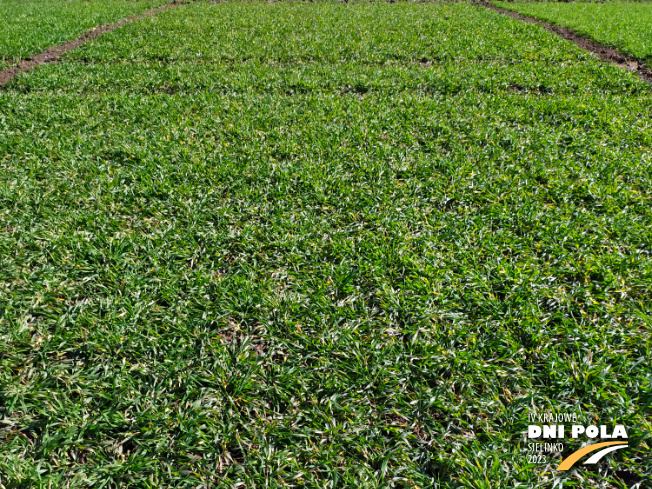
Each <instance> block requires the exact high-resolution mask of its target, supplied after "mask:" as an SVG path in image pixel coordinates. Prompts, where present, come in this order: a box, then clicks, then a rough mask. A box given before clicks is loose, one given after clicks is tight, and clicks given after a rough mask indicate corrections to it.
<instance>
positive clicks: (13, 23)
mask: <svg viewBox="0 0 652 489" xmlns="http://www.w3.org/2000/svg"><path fill="white" fill-rule="evenodd" d="M164 3H165V2H164V1H161V0H154V1H152V0H147V1H123V0H91V1H82V0H72V1H57V0H2V1H1V2H0V69H3V68H6V67H8V66H10V65H12V64H13V63H15V62H16V61H18V60H19V59H21V58H26V57H28V56H33V55H34V54H37V53H39V52H41V51H43V50H45V49H46V48H48V47H50V46H52V45H56V44H61V43H63V42H65V41H70V40H72V39H74V38H76V37H77V36H79V35H80V34H82V33H84V32H85V31H87V30H88V29H90V28H92V27H95V26H98V25H102V24H108V23H110V22H115V21H117V20H120V19H122V18H125V17H128V16H130V15H134V14H138V13H141V12H143V11H145V10H147V9H150V8H154V7H155V6H158V5H162V4H164Z"/></svg>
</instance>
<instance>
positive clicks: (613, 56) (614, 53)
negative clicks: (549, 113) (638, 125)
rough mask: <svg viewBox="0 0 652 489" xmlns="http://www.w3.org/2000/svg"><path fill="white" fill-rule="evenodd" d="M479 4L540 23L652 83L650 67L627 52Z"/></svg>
mask: <svg viewBox="0 0 652 489" xmlns="http://www.w3.org/2000/svg"><path fill="white" fill-rule="evenodd" d="M479 4H480V5H482V6H483V7H486V8H488V9H491V10H495V11H496V12H499V13H501V14H505V15H509V16H510V17H512V18H514V19H518V20H521V21H523V22H527V23H529V24H537V25H540V26H541V27H543V28H545V29H547V30H549V31H551V32H554V33H555V34H557V35H558V36H561V37H563V38H564V39H566V40H568V41H571V42H573V43H575V44H576V45H577V46H579V47H580V48H582V49H584V50H586V51H590V52H592V53H593V54H596V55H597V56H598V57H599V58H600V59H601V60H602V61H606V62H608V63H611V64H614V65H616V66H619V67H620V68H625V69H626V70H629V71H633V72H635V73H637V74H638V75H639V76H640V77H641V78H642V79H643V80H645V81H646V82H648V83H652V68H650V67H649V66H647V65H645V64H644V63H643V62H641V61H639V60H637V59H636V58H634V57H633V56H629V55H628V54H625V53H623V52H621V51H619V50H617V49H615V48H611V47H609V46H605V45H604V44H600V43H599V42H595V41H592V40H590V39H587V38H586V37H584V36H582V35H581V34H578V33H577V32H575V31H574V30H572V29H569V28H568V27H561V26H558V25H555V24H551V23H549V22H545V21H543V20H539V19H536V18H534V17H528V16H526V15H523V14H519V13H518V12H514V11H512V10H507V9H504V8H500V7H497V6H495V5H492V4H491V3H489V2H484V1H480V2H479Z"/></svg>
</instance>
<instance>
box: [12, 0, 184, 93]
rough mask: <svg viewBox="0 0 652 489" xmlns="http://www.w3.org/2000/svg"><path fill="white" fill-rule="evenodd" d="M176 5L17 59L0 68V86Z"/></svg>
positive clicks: (96, 29) (164, 7)
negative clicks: (16, 61) (9, 65)
mask: <svg viewBox="0 0 652 489" xmlns="http://www.w3.org/2000/svg"><path fill="white" fill-rule="evenodd" d="M177 5H180V4H179V3H177V2H176V1H175V2H174V3H172V4H168V5H163V6H161V7H158V8H155V9H152V10H148V11H147V12H143V13H142V14H137V15H132V16H131V17H127V18H126V19H122V20H119V21H118V22H115V23H113V24H107V25H102V26H99V27H94V28H93V29H91V30H90V31H88V32H86V33H85V34H82V35H81V36H79V37H78V38H77V39H75V40H74V41H68V42H66V43H64V44H61V45H59V46H51V47H49V48H48V49H46V50H45V51H43V52H42V53H39V54H37V55H36V56H33V57H31V58H25V59H23V60H21V61H19V62H18V64H17V65H16V66H12V67H11V68H7V69H4V70H0V86H2V85H6V84H7V83H9V82H10V81H11V79H12V78H13V77H15V76H17V75H20V74H21V73H25V72H26V71H29V70H31V69H33V68H36V67H37V66H38V65H42V64H45V63H54V62H56V61H59V59H60V58H61V55H63V54H65V53H67V52H68V51H71V50H73V49H75V48H78V47H79V46H81V45H82V44H84V43H85V42H87V41H91V40H93V39H96V38H98V37H100V36H101V35H102V34H106V33H107V32H111V31H112V30H114V29H117V28H118V27H122V26H124V25H126V24H130V23H131V22H133V21H134V20H138V19H142V18H143V17H149V16H150V15H156V14H158V13H159V12H162V11H164V10H168V9H171V8H173V7H176V6H177Z"/></svg>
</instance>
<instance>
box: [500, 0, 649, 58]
mask: <svg viewBox="0 0 652 489" xmlns="http://www.w3.org/2000/svg"><path fill="white" fill-rule="evenodd" d="M494 3H495V4H496V5H498V6H499V7H502V8H506V9H510V10H515V11H516V12H520V13H521V14H524V15H530V16H532V17H536V18H538V19H541V20H545V21H548V22H552V23H554V24H557V25H560V26H564V27H570V28H571V29H573V30H575V31H576V32H578V33H579V34H582V35H585V36H587V37H588V38H590V39H593V40H594V41H598V42H601V43H603V44H605V45H608V46H612V47H615V48H618V49H621V50H622V51H623V52H625V53H627V54H630V55H632V56H635V57H636V58H638V59H640V60H644V61H646V62H647V63H648V64H649V65H651V66H652V2H606V3H593V2H559V3H557V2H556V3H549V2H527V3H520V2H519V3H508V2H494Z"/></svg>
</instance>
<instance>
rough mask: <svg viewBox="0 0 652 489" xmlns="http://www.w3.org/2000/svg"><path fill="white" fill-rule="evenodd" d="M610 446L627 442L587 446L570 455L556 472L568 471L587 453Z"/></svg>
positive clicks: (607, 442) (608, 442)
mask: <svg viewBox="0 0 652 489" xmlns="http://www.w3.org/2000/svg"><path fill="white" fill-rule="evenodd" d="M611 445H627V442H622V441H606V442H604V443H594V444H593V445H587V446H585V447H583V448H580V449H579V450H578V451H576V452H573V453H571V454H570V455H569V456H568V457H566V458H565V459H564V460H563V461H562V462H561V463H560V464H559V467H557V470H568V469H570V468H571V467H572V466H573V464H575V462H577V461H578V460H579V459H581V458H582V457H583V456H584V455H586V454H587V453H591V452H594V451H596V450H598V449H599V448H603V447H608V446H611Z"/></svg>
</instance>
